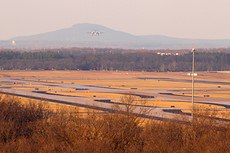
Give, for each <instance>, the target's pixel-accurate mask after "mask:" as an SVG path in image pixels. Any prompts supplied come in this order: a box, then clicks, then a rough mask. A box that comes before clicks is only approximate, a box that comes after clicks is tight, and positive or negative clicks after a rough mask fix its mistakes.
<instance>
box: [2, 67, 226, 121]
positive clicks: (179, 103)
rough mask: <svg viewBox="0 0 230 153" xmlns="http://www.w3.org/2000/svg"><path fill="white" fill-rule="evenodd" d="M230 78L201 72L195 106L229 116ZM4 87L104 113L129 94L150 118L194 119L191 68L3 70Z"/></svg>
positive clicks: (7, 90) (137, 109)
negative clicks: (186, 71)
mask: <svg viewBox="0 0 230 153" xmlns="http://www.w3.org/2000/svg"><path fill="white" fill-rule="evenodd" d="M229 78H230V73H226V72H198V76H196V77H195V108H199V109H202V110H215V111H217V112H220V114H222V115H219V117H220V118H224V119H229V117H228V114H229V108H230V79H229ZM0 91H1V92H2V93H7V94H12V95H16V96H20V97H27V98H33V99H43V100H48V101H50V102H53V103H59V104H66V105H71V106H74V107H76V108H77V109H83V108H90V109H92V110H97V111H100V112H101V111H112V108H114V105H116V106H119V107H120V108H121V109H125V108H126V106H127V105H126V101H125V100H124V97H126V98H127V96H128V95H132V98H133V99H134V100H135V102H134V103H132V105H133V108H134V112H135V113H139V112H140V111H142V110H143V109H146V110H148V111H147V112H146V113H145V114H144V115H143V117H145V118H153V119H157V120H162V119H175V118H177V119H178V117H177V116H178V113H181V114H182V116H183V117H181V118H184V117H186V118H190V117H191V107H192V104H191V76H188V75H187V73H185V72H165V73H163V72H122V71H119V72H116V71H0Z"/></svg>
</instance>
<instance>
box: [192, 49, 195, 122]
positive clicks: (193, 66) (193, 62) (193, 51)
mask: <svg viewBox="0 0 230 153" xmlns="http://www.w3.org/2000/svg"><path fill="white" fill-rule="evenodd" d="M192 54H193V58H192V59H193V60H192V121H193V117H194V71H195V70H194V69H195V49H194V48H193V49H192Z"/></svg>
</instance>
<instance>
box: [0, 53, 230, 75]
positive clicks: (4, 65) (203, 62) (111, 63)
mask: <svg viewBox="0 0 230 153" xmlns="http://www.w3.org/2000/svg"><path fill="white" fill-rule="evenodd" d="M172 53H173V52H172ZM191 65H192V53H191V52H183V53H179V55H175V54H169V55H162V54H159V52H158V54H157V53H156V52H151V51H139V50H136V51H123V50H118V51H116V50H114V49H112V50H110V49H101V50H100V49H96V50H93V49H91V50H87V49H85V50H82V51H71V50H61V49H58V50H51V51H26V52H19V51H0V69H1V70H54V69H55V70H123V71H154V72H166V71H172V72H175V71H191ZM195 68H196V71H226V70H230V53H229V52H207V51H201V52H196V53H195Z"/></svg>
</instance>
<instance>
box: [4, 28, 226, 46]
mask: <svg viewBox="0 0 230 153" xmlns="http://www.w3.org/2000/svg"><path fill="white" fill-rule="evenodd" d="M94 30H97V31H100V32H103V33H102V34H100V35H99V36H97V35H95V36H94V35H91V34H90V32H92V31H94ZM13 40H14V41H15V42H16V43H15V44H12V43H11V42H12V41H13ZM192 44H195V46H194V47H196V48H217V47H230V39H214V40H213V39H189V38H175V37H168V36H164V35H133V34H130V33H127V32H122V31H117V30H113V29H111V28H108V27H105V26H101V25H97V24H89V23H81V24H74V25H73V26H72V27H70V28H63V29H59V30H55V31H50V32H46V33H41V34H35V35H31V36H19V37H14V38H11V39H9V40H7V41H0V48H31V49H34V48H36V49H37V48H66V47H92V48H95V47H98V48H124V49H139V48H147V49H165V48H171V49H183V48H192V47H193V46H192Z"/></svg>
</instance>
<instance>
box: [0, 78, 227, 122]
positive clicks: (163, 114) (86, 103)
mask: <svg viewBox="0 0 230 153" xmlns="http://www.w3.org/2000/svg"><path fill="white" fill-rule="evenodd" d="M36 79H39V78H36ZM41 79H42V78H41ZM0 82H2V83H5V84H11V86H12V85H14V84H15V83H16V82H17V85H20V84H21V85H30V84H33V87H34V85H36V86H53V87H61V88H74V89H77V88H78V89H87V90H89V91H90V92H108V93H122V94H130V93H131V94H135V95H142V96H143V95H144V96H154V98H150V99H151V100H156V99H158V100H167V101H178V102H180V101H181V102H191V97H186V96H176V95H170V94H162V93H168V92H169V91H167V90H131V89H114V88H104V87H97V86H89V85H79V84H65V83H49V82H40V81H26V80H23V79H21V78H10V77H2V78H0ZM11 86H7V85H5V86H0V92H2V93H8V94H12V95H17V96H23V97H30V98H34V99H44V100H48V101H52V102H56V103H64V104H69V105H76V106H79V107H87V108H93V109H98V110H104V111H108V112H111V111H113V109H112V108H113V107H114V105H115V104H113V103H109V102H106V101H96V100H95V99H92V98H84V97H74V96H61V95H52V94H46V93H39V92H33V91H30V90H19V89H11V88H10V87H11ZM195 102H196V103H207V104H214V105H222V106H225V107H226V108H230V98H203V97H200V98H199V97H195ZM116 105H119V107H120V108H122V109H125V107H126V105H124V104H121V103H120V104H116ZM133 108H134V113H136V114H138V113H139V112H141V111H143V110H147V112H146V113H145V114H143V116H142V117H145V118H153V119H157V120H175V119H176V118H177V120H179V118H178V115H177V114H176V113H173V110H175V111H178V108H156V107H151V106H148V107H146V106H136V105H135V106H133ZM180 109H187V108H180ZM183 118H191V117H190V116H189V115H186V114H184V115H182V117H181V120H182V119H183Z"/></svg>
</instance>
